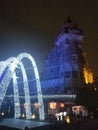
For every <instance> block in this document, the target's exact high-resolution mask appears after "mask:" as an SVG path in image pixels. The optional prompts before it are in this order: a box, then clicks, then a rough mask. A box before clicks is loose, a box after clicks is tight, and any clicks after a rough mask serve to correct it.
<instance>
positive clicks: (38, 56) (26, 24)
mask: <svg viewBox="0 0 98 130" xmlns="http://www.w3.org/2000/svg"><path fill="white" fill-rule="evenodd" d="M68 16H70V17H71V18H72V20H73V21H75V22H78V23H79V26H80V27H81V28H83V30H84V43H83V47H85V49H86V53H87V59H88V63H89V66H90V68H91V69H92V71H93V73H94V77H95V76H98V66H97V63H98V58H97V57H98V1H97V0H92V1H90V0H0V60H6V59H7V58H9V57H11V56H17V55H18V54H19V53H21V52H28V53H30V54H31V55H32V56H33V57H34V58H35V61H36V63H37V65H38V68H39V70H41V69H42V66H43V61H44V58H45V56H46V55H47V53H48V52H49V51H50V49H51V48H52V47H53V44H54V41H55V38H56V36H57V35H58V33H59V31H60V28H61V26H62V24H63V23H64V22H65V21H66V19H67V17H68Z"/></svg>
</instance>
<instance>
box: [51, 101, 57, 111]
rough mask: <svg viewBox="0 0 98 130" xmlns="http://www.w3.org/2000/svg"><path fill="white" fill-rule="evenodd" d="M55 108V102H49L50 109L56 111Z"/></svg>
mask: <svg viewBox="0 0 98 130" xmlns="http://www.w3.org/2000/svg"><path fill="white" fill-rule="evenodd" d="M56 107H57V104H56V102H50V109H52V110H54V109H56Z"/></svg>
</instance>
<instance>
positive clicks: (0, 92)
mask: <svg viewBox="0 0 98 130" xmlns="http://www.w3.org/2000/svg"><path fill="white" fill-rule="evenodd" d="M23 58H28V59H29V60H30V61H31V63H32V66H33V68H34V73H35V78H36V86H37V93H38V103H39V119H40V120H44V119H45V114H44V105H43V98H42V91H41V85H40V78H39V74H38V69H37V66H36V64H35V61H34V59H33V58H32V56H31V55H30V54H28V53H21V54H20V55H19V56H18V57H17V58H15V57H11V58H9V59H8V60H6V61H4V62H0V63H2V64H4V67H3V69H2V70H3V71H4V69H5V68H6V67H7V66H8V67H9V69H8V71H7V73H6V76H5V77H4V78H3V80H2V81H1V83H0V107H1V105H2V102H3V99H4V97H5V94H6V90H7V88H8V85H9V83H10V80H11V76H12V78H13V88H14V108H15V118H18V117H20V101H19V92H18V83H17V77H16V73H15V69H16V68H17V67H18V65H19V66H20V68H21V71H22V75H23V83H24V90H25V103H27V104H28V109H26V118H27V119H30V118H31V107H30V94H29V87H28V80H27V75H26V72H25V68H24V65H23V63H22V61H21V60H22V59H23ZM3 71H2V72H3ZM0 74H1V71H0Z"/></svg>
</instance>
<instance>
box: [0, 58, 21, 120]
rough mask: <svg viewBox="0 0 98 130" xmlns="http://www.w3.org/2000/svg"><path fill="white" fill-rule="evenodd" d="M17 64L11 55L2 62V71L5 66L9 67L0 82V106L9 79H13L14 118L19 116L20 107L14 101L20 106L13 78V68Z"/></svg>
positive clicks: (16, 85) (16, 86) (14, 75)
mask: <svg viewBox="0 0 98 130" xmlns="http://www.w3.org/2000/svg"><path fill="white" fill-rule="evenodd" d="M17 64H19V62H18V61H17V59H16V58H15V57H11V58H9V59H8V60H6V61H4V62H3V65H4V67H3V69H2V72H3V71H4V69H5V68H6V67H9V68H8V71H7V72H6V75H5V76H4V78H3V80H2V81H1V83H0V88H1V89H0V107H1V105H2V102H3V100H4V97H5V94H6V91H7V88H8V86H9V83H10V81H11V79H13V90H14V109H15V115H14V116H15V118H19V117H20V116H21V115H20V107H16V103H17V104H19V106H20V102H19V93H18V84H17V80H16V79H15V77H16V73H15V69H16V67H17Z"/></svg>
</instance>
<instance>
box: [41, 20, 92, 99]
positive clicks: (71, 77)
mask: <svg viewBox="0 0 98 130" xmlns="http://www.w3.org/2000/svg"><path fill="white" fill-rule="evenodd" d="M40 77H41V86H42V91H43V94H46V95H47V94H48V95H51V100H49V101H55V100H56V99H54V98H52V95H54V97H55V95H59V97H58V99H59V98H60V96H62V95H75V94H76V93H77V90H78V89H79V88H80V87H83V86H84V85H85V84H88V83H93V74H92V71H91V69H90V68H89V66H88V62H87V59H86V53H85V51H84V49H83V30H82V29H80V28H79V26H78V24H77V23H74V22H73V21H72V20H71V19H70V18H68V19H67V20H66V22H65V24H64V25H63V26H62V28H61V31H60V33H59V34H58V36H57V37H56V40H55V42H54V47H53V48H52V49H51V50H50V52H49V53H48V54H47V56H46V58H45V62H44V70H43V72H42V73H41V75H40ZM62 99H63V96H62V98H60V101H62ZM64 100H66V99H65V97H64Z"/></svg>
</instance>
